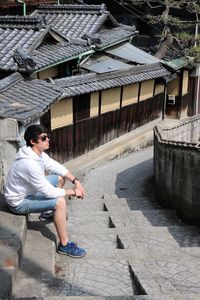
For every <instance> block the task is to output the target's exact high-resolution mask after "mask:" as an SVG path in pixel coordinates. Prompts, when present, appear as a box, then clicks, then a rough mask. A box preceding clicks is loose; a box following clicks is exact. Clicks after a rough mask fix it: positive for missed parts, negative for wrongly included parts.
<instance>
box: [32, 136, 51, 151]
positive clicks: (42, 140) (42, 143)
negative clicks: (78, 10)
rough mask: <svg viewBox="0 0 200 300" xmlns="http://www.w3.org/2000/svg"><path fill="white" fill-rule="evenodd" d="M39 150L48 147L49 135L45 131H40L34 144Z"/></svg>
mask: <svg viewBox="0 0 200 300" xmlns="http://www.w3.org/2000/svg"><path fill="white" fill-rule="evenodd" d="M34 147H36V148H37V149H38V150H39V151H40V152H42V151H44V150H47V149H49V135H48V134H47V133H41V134H40V135H39V136H38V139H37V143H35V144H34Z"/></svg>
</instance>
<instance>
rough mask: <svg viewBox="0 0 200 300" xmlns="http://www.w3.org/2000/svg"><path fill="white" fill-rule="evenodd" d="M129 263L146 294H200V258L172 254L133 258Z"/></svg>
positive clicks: (133, 274)
mask: <svg viewBox="0 0 200 300" xmlns="http://www.w3.org/2000/svg"><path fill="white" fill-rule="evenodd" d="M129 264H130V268H131V272H132V276H133V277H134V279H135V281H136V282H138V284H139V285H140V286H141V289H142V290H143V293H144V294H148V295H151V294H154V295H163V294H170V295H177V294H182V295H185V296H186V295H187V294H200V284H199V283H200V275H199V274H200V261H199V258H198V259H197V258H196V259H195V261H192V260H191V259H183V260H182V259H177V257H173V255H171V257H169V258H165V257H158V258H157V259H151V258H148V259H146V260H144V259H143V260H140V259H133V260H130V261H129ZM175 299H176V298H175ZM186 299H190V298H189V297H188V298H186Z"/></svg>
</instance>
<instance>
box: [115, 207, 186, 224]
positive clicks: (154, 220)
mask: <svg viewBox="0 0 200 300" xmlns="http://www.w3.org/2000/svg"><path fill="white" fill-rule="evenodd" d="M109 215H110V218H111V219H112V222H113V224H114V225H115V227H122V226H125V227H129V226H153V227H162V226H173V225H176V226H177V225H178V226H184V225H185V223H183V222H182V221H181V220H180V219H179V218H178V216H177V215H176V212H175V211H174V210H158V209H157V210H140V211H136V210H132V211H129V212H128V213H124V214H123V212H122V213H121V212H119V211H117V212H114V211H112V212H110V211H109Z"/></svg>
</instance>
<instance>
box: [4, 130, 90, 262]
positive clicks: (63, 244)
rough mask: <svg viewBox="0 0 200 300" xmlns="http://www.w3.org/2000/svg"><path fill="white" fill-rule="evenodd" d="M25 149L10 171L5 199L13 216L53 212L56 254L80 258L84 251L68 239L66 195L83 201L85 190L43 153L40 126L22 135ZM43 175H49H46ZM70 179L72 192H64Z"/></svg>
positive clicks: (45, 139)
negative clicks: (57, 238) (57, 241)
mask: <svg viewBox="0 0 200 300" xmlns="http://www.w3.org/2000/svg"><path fill="white" fill-rule="evenodd" d="M24 139H25V141H26V146H24V147H22V148H20V149H19V151H18V153H17V155H16V158H15V160H14V162H13V164H12V166H11V168H10V171H9V173H8V176H7V181H6V186H5V198H6V201H7V203H8V207H9V209H10V211H11V212H13V213H15V214H23V215H24V214H29V213H39V212H40V213H43V212H46V211H49V210H52V211H53V212H54V214H53V220H54V224H55V227H56V231H57V234H58V237H59V244H58V248H57V250H58V252H59V253H61V254H66V255H69V256H72V257H82V256H84V255H85V254H86V251H85V250H84V249H82V248H80V247H78V246H77V245H76V244H75V243H73V242H72V241H70V240H69V237H68V233H67V221H66V218H67V207H66V201H65V196H76V197H78V198H82V199H83V198H84V196H85V191H84V188H83V186H82V185H81V183H80V182H79V180H78V178H76V177H74V176H73V175H72V173H70V172H69V171H68V170H67V169H66V168H65V167H64V166H63V165H61V164H60V163H58V162H57V161H55V160H53V159H52V158H50V157H49V156H48V155H47V154H46V153H45V152H44V151H45V150H47V149H48V148H49V136H48V134H47V130H46V129H45V128H44V127H43V126H41V125H31V126H29V127H28V128H27V129H26V131H25V134H24ZM45 172H48V173H49V174H51V175H47V176H45ZM66 180H69V181H71V182H72V183H73V184H74V185H75V188H74V189H64V188H63V186H64V184H65V181H66Z"/></svg>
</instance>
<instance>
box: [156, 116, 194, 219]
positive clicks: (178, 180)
mask: <svg viewBox="0 0 200 300" xmlns="http://www.w3.org/2000/svg"><path fill="white" fill-rule="evenodd" d="M195 118H197V117H196V116H195ZM195 118H193V119H195ZM182 122H183V121H182ZM184 122H186V123H184ZM184 122H183V123H181V125H180V126H176V127H175V128H172V129H170V130H167V131H166V130H165V131H164V130H163V132H164V135H162V128H159V129H158V130H159V135H156V131H155V138H154V146H155V148H154V149H155V150H154V153H155V155H154V170H155V182H156V191H157V195H158V198H159V201H160V203H161V204H162V205H164V206H171V207H174V208H175V209H176V210H177V213H178V215H179V216H180V217H182V218H183V219H184V220H185V221H186V222H189V223H191V224H200V148H198V145H196V146H195V145H191V141H192V140H194V139H195V140H197V138H198V139H199V135H200V116H199V117H198V118H197V120H194V122H190V120H189V121H188V119H187V121H184ZM157 132H158V131H157ZM166 132H167V135H168V137H169V140H170V141H172V139H174V137H176V141H174V142H170V143H169V142H168V141H166ZM158 136H159V139H158ZM163 136H164V139H163ZM181 140H182V141H184V144H183V143H180V141H181ZM188 142H189V144H187V143H188Z"/></svg>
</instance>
